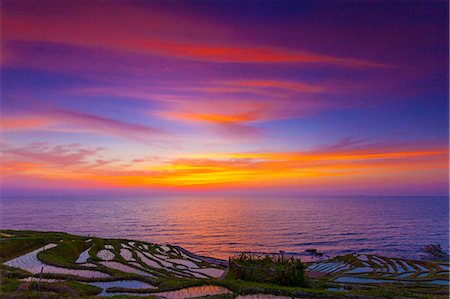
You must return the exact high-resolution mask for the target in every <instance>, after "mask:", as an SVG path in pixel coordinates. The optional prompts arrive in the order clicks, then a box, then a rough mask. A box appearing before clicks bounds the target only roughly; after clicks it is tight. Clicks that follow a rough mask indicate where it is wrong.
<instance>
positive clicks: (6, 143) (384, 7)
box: [0, 0, 449, 195]
mask: <svg viewBox="0 0 450 299" xmlns="http://www.w3.org/2000/svg"><path fill="white" fill-rule="evenodd" d="M1 25H2V26H1V50H2V55H1V96H2V97H1V116H2V119H1V139H0V142H1V149H2V154H1V155H2V167H1V168H2V170H1V184H2V185H1V187H2V191H3V192H7V191H8V192H9V191H11V192H14V191H24V190H26V191H30V192H35V191H36V192H37V191H39V192H46V191H49V192H50V190H63V191H67V190H78V191H79V192H80V193H83V192H84V193H89V192H94V191H96V190H109V191H111V192H116V191H117V192H118V191H123V192H128V191H130V192H131V191H133V190H141V191H148V192H162V193H164V192H168V193H171V192H175V193H176V192H198V193H200V192H219V193H220V192H237V193H239V192H242V193H255V194H256V193H263V194H307V195H321V194H329V195H359V194H367V195H448V187H449V186H448V184H449V183H448V179H449V173H448V172H449V167H448V162H449V145H448V144H449V134H448V133H449V131H448V127H449V101H448V90H449V89H448V88H449V87H448V82H449V76H448V50H449V49H448V2H447V1H408V2H401V1H398V2H392V1H242V2H241V1H224V2H220V1H167V2H164V1H158V2H156V1H46V0H44V1H21V0H19V1H12V0H5V1H2V6H1Z"/></svg>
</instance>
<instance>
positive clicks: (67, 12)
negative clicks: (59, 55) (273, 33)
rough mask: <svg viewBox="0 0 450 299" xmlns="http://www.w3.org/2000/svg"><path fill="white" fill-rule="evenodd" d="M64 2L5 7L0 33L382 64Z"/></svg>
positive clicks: (259, 58) (199, 54)
mask: <svg viewBox="0 0 450 299" xmlns="http://www.w3.org/2000/svg"><path fill="white" fill-rule="evenodd" d="M66 6H67V5H61V6H56V7H55V8H54V9H53V11H52V12H50V10H49V11H43V12H42V13H41V14H36V13H35V10H36V8H34V9H33V7H30V6H29V5H24V8H23V9H21V10H17V9H16V10H14V9H10V10H6V12H5V13H4V14H3V24H4V25H3V27H4V30H3V38H4V39H5V40H7V41H8V40H23V41H44V42H54V43H63V44H71V45H80V46H88V47H92V48H106V49H113V50H120V51H127V52H131V53H142V54H151V55H161V56H168V57H175V58H179V59H186V60H198V61H209V62H234V63H322V64H332V65H340V66H346V67H363V68H373V67H376V68H378V67H384V65H383V64H380V63H376V62H371V61H366V60H359V59H352V58H344V57H333V56H327V55H322V54H318V53H311V52H303V51H298V50H291V49H281V48H276V47H267V46H254V45H247V46H246V45H242V42H239V46H236V45H235V44H234V43H236V42H234V43H230V42H229V41H226V38H224V37H225V36H226V34H223V31H226V29H224V28H225V27H224V26H217V25H216V26H214V25H212V24H209V23H205V22H202V21H198V20H194V19H192V18H187V17H180V16H177V15H165V14H163V13H161V12H155V11H150V12H148V11H145V10H140V9H138V8H135V7H133V6H130V5H120V6H119V5H114V4H112V5H109V6H108V7H105V6H104V5H102V6H101V10H102V13H101V14H98V13H97V9H98V8H99V7H97V6H95V5H94V6H91V5H86V6H85V5H70V7H66ZM37 9H39V8H37ZM117 15H120V18H118V17H117ZM169 20H170V21H169ZM62 25H63V26H62ZM196 30H198V31H202V32H203V31H207V32H208V33H209V34H207V36H215V35H216V34H217V33H219V35H221V36H222V39H219V41H218V42H215V43H211V42H210V41H206V39H205V38H204V37H205V34H199V33H198V32H196ZM186 33H187V34H186ZM180 37H184V38H180Z"/></svg>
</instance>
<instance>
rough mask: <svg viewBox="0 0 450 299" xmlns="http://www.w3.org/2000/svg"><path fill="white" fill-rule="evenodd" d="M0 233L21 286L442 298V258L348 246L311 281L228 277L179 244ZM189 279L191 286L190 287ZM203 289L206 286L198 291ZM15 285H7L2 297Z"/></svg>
mask: <svg viewBox="0 0 450 299" xmlns="http://www.w3.org/2000/svg"><path fill="white" fill-rule="evenodd" d="M1 234H2V236H1V238H0V245H2V246H1V248H2V249H1V255H2V256H1V259H2V260H1V262H2V266H1V267H2V276H3V277H7V279H6V280H5V279H2V284H5V283H6V284H8V281H9V283H10V284H11V280H12V281H14V282H15V283H16V284H18V285H19V286H22V288H26V287H27V288H28V289H27V292H33V290H34V289H33V288H35V287H36V280H37V281H39V284H45V285H47V284H48V285H50V286H51V285H52V284H67V283H69V282H70V283H76V284H80V283H81V284H82V285H83V286H86V285H88V286H92V287H96V289H91V290H90V292H92V296H95V295H99V294H102V296H103V295H117V294H118V293H120V296H125V295H127V294H128V295H130V296H134V295H136V294H139V296H141V295H144V294H147V295H149V296H150V295H155V294H158V295H157V296H160V297H161V298H170V296H172V295H167V294H166V295H167V296H169V297H164V296H163V295H161V294H162V293H167V292H174V291H176V290H178V291H179V292H185V293H186V292H187V293H186V294H191V295H192V294H193V293H192V292H194V291H193V290H195V292H200V293H198V294H200V295H201V296H209V295H213V296H225V297H227V298H228V297H230V296H232V297H233V298H234V297H237V296H243V295H248V294H254V295H257V294H272V296H275V295H282V296H289V297H299V296H300V297H312V296H315V295H314V294H316V295H317V293H320V294H321V296H323V298H328V297H329V298H334V297H333V296H337V295H339V296H341V297H346V296H349V297H354V296H355V295H358V294H359V295H361V293H363V294H365V295H370V296H375V297H376V294H377V291H376V290H380V289H384V290H385V291H387V290H388V291H389V292H392V293H393V294H401V293H402V292H417V294H418V295H420V292H421V290H422V291H423V290H426V292H431V293H433V294H435V295H436V296H437V298H440V296H442V298H444V294H445V293H447V292H448V275H449V274H448V271H449V269H448V267H449V265H448V261H447V262H425V261H414V260H403V259H396V258H387V257H383V256H375V255H361V254H348V255H344V256H338V257H334V258H332V259H327V260H322V261H320V262H311V263H305V270H306V275H307V277H308V281H309V282H308V283H309V286H308V287H306V288H305V287H299V288H286V287H283V286H277V285H267V284H257V283H254V282H245V281H238V280H234V279H233V278H232V277H230V275H229V274H227V273H228V272H227V267H226V264H227V261H225V260H220V259H215V258H210V257H207V256H202V255H197V254H195V253H192V252H189V251H188V250H185V249H183V248H181V247H180V246H177V245H170V244H165V245H158V244H153V243H147V242H142V241H139V240H129V239H105V238H97V237H95V236H76V235H71V234H66V233H58V232H37V231H12V230H2V231H1ZM42 271H43V272H42ZM52 280H55V281H52ZM143 284H144V285H143ZM99 286H104V288H102V287H99ZM134 286H138V287H134ZM143 286H144V287H143ZM213 286H215V287H213ZM192 287H197V289H189V288H192ZM3 289H4V287H3ZM205 290H208V292H210V293H202V292H204V291H205ZM17 292H20V291H19V290H18V289H15V290H14V291H12V293H5V294H4V295H6V297H5V298H8V296H10V295H11V296H13V295H12V294H17ZM195 292H194V293H195ZM205 292H206V291H205ZM183 294H184V293H183ZM191 295H183V296H187V297H183V298H192V297H189V296H191ZM194 295H195V294H194ZM365 295H364V296H365ZM364 296H363V297H364ZM196 297H198V296H196ZM262 298H266V297H262ZM280 299H281V298H280Z"/></svg>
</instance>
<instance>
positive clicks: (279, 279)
mask: <svg viewBox="0 0 450 299" xmlns="http://www.w3.org/2000/svg"><path fill="white" fill-rule="evenodd" d="M230 275H232V276H233V277H234V278H236V279H242V280H248V281H256V282H264V283H274V284H278V285H282V286H299V287H301V286H307V280H306V276H305V266H304V265H303V263H302V262H301V260H300V259H299V258H296V257H293V256H287V255H284V254H272V255H259V254H254V253H242V254H240V255H238V256H235V257H232V258H230Z"/></svg>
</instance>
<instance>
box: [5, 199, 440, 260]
mask: <svg viewBox="0 0 450 299" xmlns="http://www.w3.org/2000/svg"><path fill="white" fill-rule="evenodd" d="M1 227H2V228H5V229H6V228H14V229H37V230H57V231H67V232H70V233H76V234H84V235H88V234H90V235H97V236H101V237H122V238H135V239H141V240H145V241H149V242H155V243H172V244H176V245H180V246H183V247H185V248H187V249H189V250H191V251H193V252H196V253H200V254H205V255H210V256H215V257H222V258H225V257H227V256H228V255H230V254H232V253H233V252H237V251H247V250H251V251H264V252H274V251H279V250H283V251H286V252H303V251H304V250H305V249H307V248H317V249H318V251H320V252H325V253H326V254H330V255H335V254H344V253H348V252H351V251H359V252H362V253H379V254H384V255H390V256H399V257H411V258H419V257H420V247H421V246H422V245H425V244H429V243H440V244H441V245H442V246H444V248H446V249H447V247H446V246H448V245H447V244H448V199H447V198H445V197H441V198H436V197H435V198H431V197H429V198H425V197H424V198H421V197H411V198H408V197H404V198H393V197H391V198H389V197H381V198H376V197H360V198H358V197H349V198H343V197H342V198H325V197H316V198H306V197H305V198H297V199H294V198H290V199H287V198H276V199H274V198H268V197H267V198H255V197H254V198H251V197H248V198H238V197H228V198H224V197H221V198H219V197H217V198H214V197H198V198H192V197H157V196H148V197H142V198H119V197H105V198H89V197H67V198H45V199H44V198H34V199H18V198H15V199H8V198H6V199H2V218H1Z"/></svg>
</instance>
